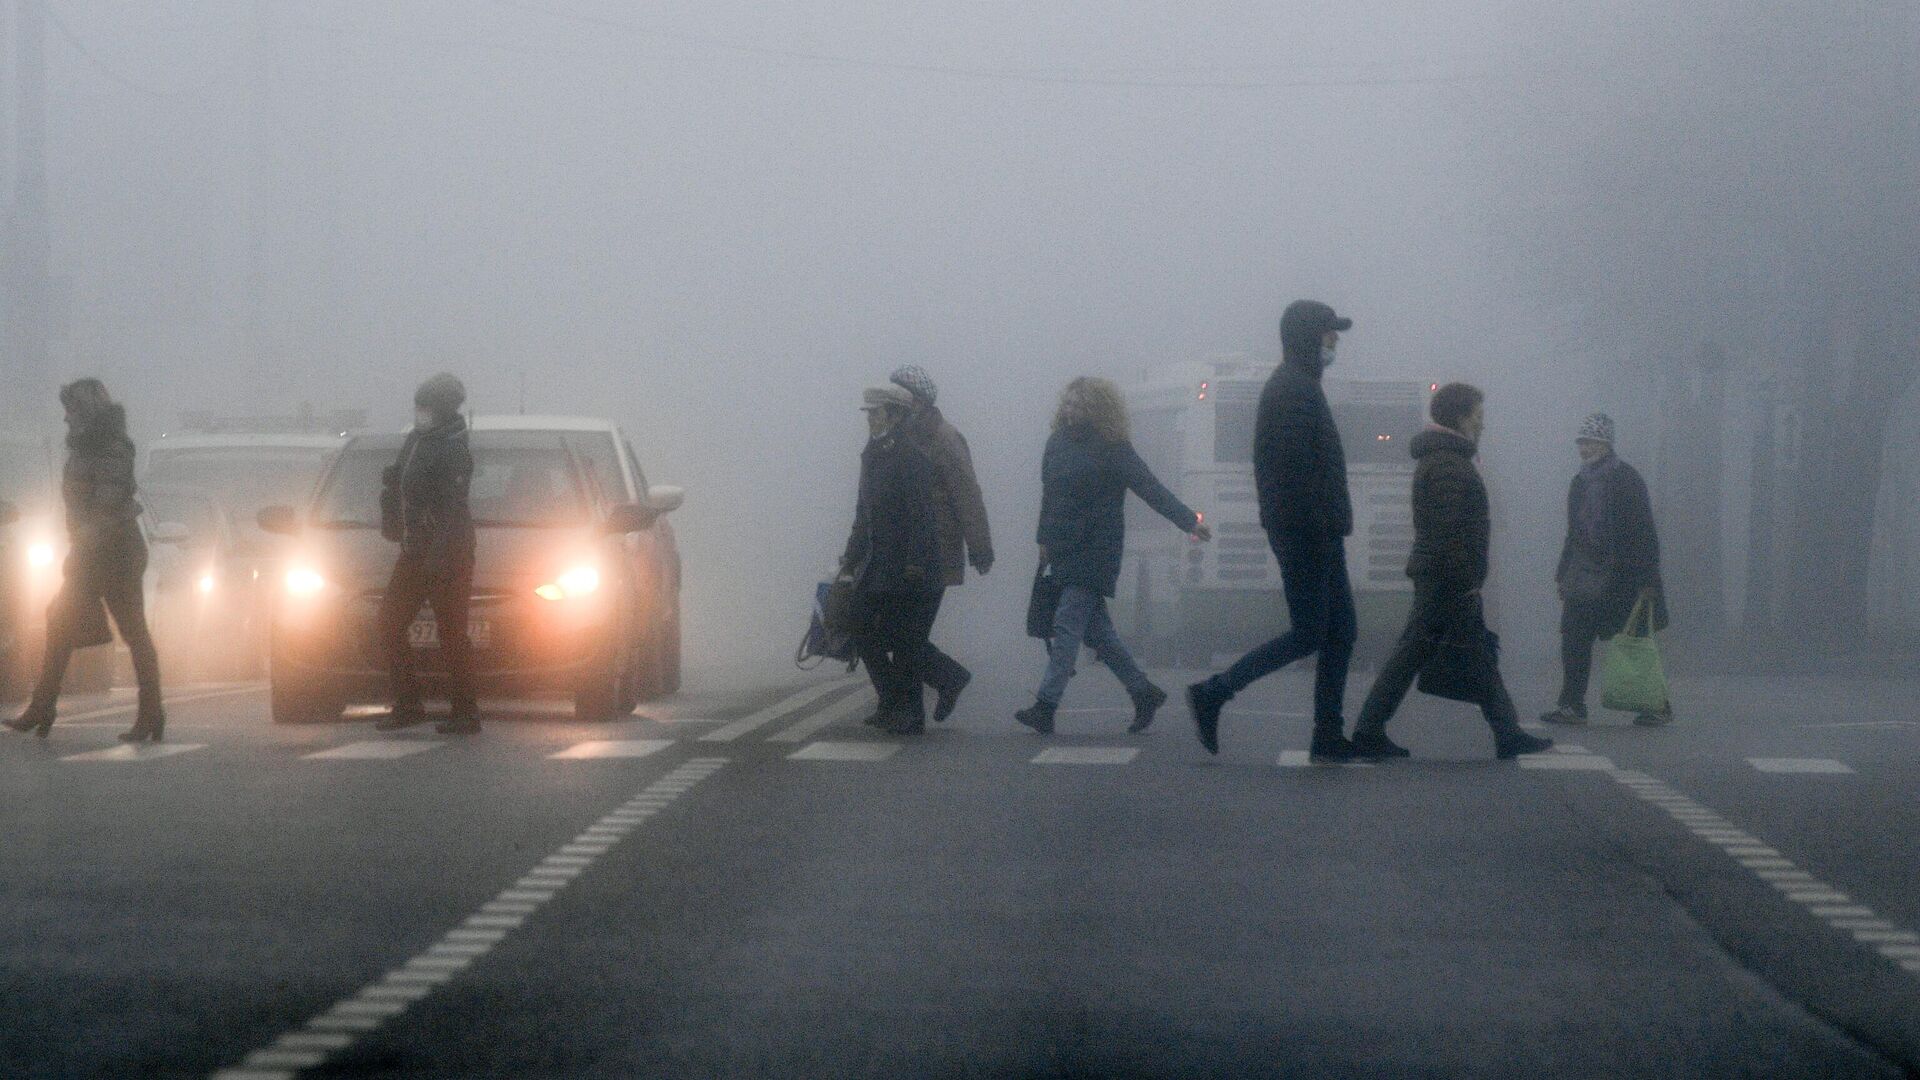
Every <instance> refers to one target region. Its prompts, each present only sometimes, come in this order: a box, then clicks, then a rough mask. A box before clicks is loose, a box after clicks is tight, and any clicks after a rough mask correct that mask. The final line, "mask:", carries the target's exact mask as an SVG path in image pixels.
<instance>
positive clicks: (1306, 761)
mask: <svg viewBox="0 0 1920 1080" xmlns="http://www.w3.org/2000/svg"><path fill="white" fill-rule="evenodd" d="M1273 763H1274V764H1275V765H1278V766H1280V767H1281V768H1283V769H1328V768H1335V769H1371V768H1373V766H1374V763H1373V762H1371V761H1325V762H1322V761H1315V760H1313V755H1312V754H1311V753H1310V752H1308V751H1306V750H1282V751H1280V756H1279V757H1277V758H1275V759H1274V761H1273Z"/></svg>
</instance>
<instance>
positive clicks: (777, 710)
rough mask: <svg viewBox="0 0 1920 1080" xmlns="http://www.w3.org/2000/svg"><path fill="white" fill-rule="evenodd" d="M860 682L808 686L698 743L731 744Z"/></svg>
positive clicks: (734, 722)
mask: <svg viewBox="0 0 1920 1080" xmlns="http://www.w3.org/2000/svg"><path fill="white" fill-rule="evenodd" d="M861 681H862V680H859V679H855V678H851V677H848V678H840V679H834V680H832V681H831V682H828V683H825V684H823V685H820V686H809V687H807V688H806V689H805V690H802V691H800V692H798V693H795V694H789V695H787V696H786V697H784V698H781V699H780V700H779V701H776V702H774V703H773V704H771V705H769V706H767V707H766V708H764V709H761V710H760V711H759V712H756V713H750V714H748V715H746V716H743V717H741V718H740V719H738V720H735V721H733V722H732V723H730V724H726V725H723V726H721V727H718V728H715V729H714V730H712V731H709V732H707V733H706V734H705V735H702V736H700V741H701V742H732V741H733V740H735V739H737V738H739V737H740V736H742V735H745V734H747V733H749V732H752V731H756V730H758V729H760V728H762V727H765V726H766V725H767V724H771V723H772V722H774V721H775V720H778V719H780V718H781V717H784V716H789V715H792V714H793V713H796V712H799V711H800V710H801V709H804V708H806V707H807V706H808V705H811V704H813V703H814V702H816V701H819V700H820V699H821V698H823V697H826V696H827V695H829V694H835V693H839V692H842V691H844V690H845V689H846V688H847V687H848V686H851V685H859V683H860V682H861Z"/></svg>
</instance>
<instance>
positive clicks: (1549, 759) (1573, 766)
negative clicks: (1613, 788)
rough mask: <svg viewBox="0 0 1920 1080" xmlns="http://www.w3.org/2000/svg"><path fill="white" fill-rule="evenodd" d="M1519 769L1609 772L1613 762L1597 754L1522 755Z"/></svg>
mask: <svg viewBox="0 0 1920 1080" xmlns="http://www.w3.org/2000/svg"><path fill="white" fill-rule="evenodd" d="M1520 767H1521V768H1523V769H1547V770H1565V771H1572V770H1584V771H1592V772H1609V771H1611V770H1612V769H1613V762H1612V760H1610V759H1608V758H1604V757H1601V756H1600V755H1599V754H1522V755H1520Z"/></svg>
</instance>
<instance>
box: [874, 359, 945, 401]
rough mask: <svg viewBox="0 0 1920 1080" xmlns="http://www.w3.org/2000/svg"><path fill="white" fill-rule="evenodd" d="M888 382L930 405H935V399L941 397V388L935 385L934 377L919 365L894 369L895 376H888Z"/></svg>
mask: <svg viewBox="0 0 1920 1080" xmlns="http://www.w3.org/2000/svg"><path fill="white" fill-rule="evenodd" d="M887 381H888V382H890V383H892V384H894V385H895V386H898V387H901V388H903V389H905V390H906V391H907V392H908V393H910V394H912V395H913V396H914V397H917V398H919V399H920V400H921V401H924V402H926V403H927V404H929V405H931V404H933V399H934V398H937V397H939V396H940V388H939V387H937V386H935V385H933V376H931V375H929V374H927V369H926V368H923V367H921V366H920V365H919V364H908V365H906V366H905V367H897V368H894V369H893V374H891V375H889V376H887Z"/></svg>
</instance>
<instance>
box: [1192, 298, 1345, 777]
mask: <svg viewBox="0 0 1920 1080" xmlns="http://www.w3.org/2000/svg"><path fill="white" fill-rule="evenodd" d="M1352 328H1353V320H1352V319H1349V318H1344V317H1342V316H1340V315H1337V314H1335V313H1334V310H1333V309H1332V308H1331V307H1328V306H1327V305H1326V304H1323V303H1321V302H1319V301H1317V300H1296V301H1294V302H1293V303H1291V304H1289V305H1287V310H1286V311H1285V312H1284V313H1283V314H1282V315H1281V316H1280V350H1281V362H1280V366H1279V368H1277V369H1276V370H1275V371H1274V373H1273V374H1272V376H1270V377H1269V378H1268V379H1267V385H1266V387H1265V388H1264V389H1263V390H1262V391H1261V392H1260V405H1259V412H1258V415H1257V418H1256V419H1255V422H1254V436H1253V440H1254V445H1253V476H1254V484H1255V487H1256V488H1257V489H1258V492H1259V497H1260V524H1261V526H1262V527H1263V528H1264V529H1265V530H1266V533H1267V543H1268V545H1269V546H1271V547H1272V548H1273V554H1274V557H1275V558H1276V559H1278V560H1279V562H1280V579H1281V584H1282V586H1283V588H1284V589H1285V592H1286V598H1287V615H1288V618H1289V620H1290V622H1291V625H1290V626H1289V628H1288V629H1287V632H1286V633H1284V634H1282V635H1280V636H1279V637H1277V638H1274V639H1273V640H1272V641H1269V642H1267V643H1266V644H1264V645H1261V646H1259V647H1258V648H1256V649H1254V650H1253V651H1252V652H1249V653H1248V654H1247V655H1245V656H1243V657H1241V658H1240V659H1239V661H1238V662H1236V663H1235V664H1234V665H1233V666H1232V667H1230V668H1228V669H1227V670H1225V671H1223V672H1220V673H1219V674H1217V675H1214V676H1212V677H1211V678H1209V679H1207V680H1205V681H1204V682H1197V683H1194V684H1193V685H1192V686H1189V687H1187V703H1188V705H1190V706H1191V707H1192V709H1193V723H1194V728H1195V730H1196V732H1197V734H1198V735H1199V736H1200V744H1201V745H1202V746H1205V747H1206V748H1207V751H1208V752H1209V753H1214V754H1217V753H1219V752H1220V710H1221V709H1222V708H1224V707H1225V706H1226V704H1227V702H1228V701H1230V700H1232V698H1233V696H1234V695H1235V694H1238V693H1239V692H1240V691H1242V690H1245V689H1246V688H1247V687H1249V686H1251V685H1253V683H1254V682H1255V681H1257V680H1259V679H1262V678H1265V677H1266V676H1268V675H1271V674H1273V673H1274V672H1276V671H1279V670H1280V669H1281V668H1283V667H1286V666H1287V665H1288V664H1291V663H1293V662H1294V661H1296V660H1302V659H1305V658H1306V657H1309V656H1312V655H1314V654H1315V653H1318V654H1319V657H1320V659H1319V664H1318V668H1317V670H1316V671H1315V673H1314V686H1313V743H1312V746H1311V749H1310V750H1309V751H1308V752H1309V753H1310V754H1311V755H1312V757H1313V759H1314V760H1316V761H1345V760H1348V759H1349V758H1350V757H1351V756H1352V754H1353V747H1352V745H1351V744H1350V743H1348V741H1347V738H1346V736H1345V734H1343V729H1344V727H1345V724H1346V721H1345V717H1344V706H1345V699H1346V692H1347V668H1348V666H1349V665H1350V664H1351V663H1352V661H1353V644H1354V640H1355V638H1356V637H1357V635H1358V625H1357V620H1356V616H1355V614H1354V608H1353V585H1352V582H1351V581H1349V580H1348V578H1347V542H1346V538H1347V536H1348V535H1350V534H1351V533H1352V532H1353V500H1352V496H1351V495H1350V494H1349V493H1348V491H1347V458H1346V452H1345V451H1344V450H1343V449H1342V448H1341V445H1340V431H1339V428H1338V427H1337V426H1335V424H1334V420H1333V409H1332V407H1331V406H1329V405H1328V404H1327V395H1326V392H1325V391H1324V390H1323V389H1321V386H1320V377H1321V374H1322V373H1323V372H1325V371H1326V369H1327V368H1328V367H1330V366H1331V365H1332V364H1333V359H1334V351H1335V346H1336V345H1338V344H1339V341H1340V335H1341V334H1342V333H1343V332H1345V331H1347V330H1350V329H1352Z"/></svg>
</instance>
